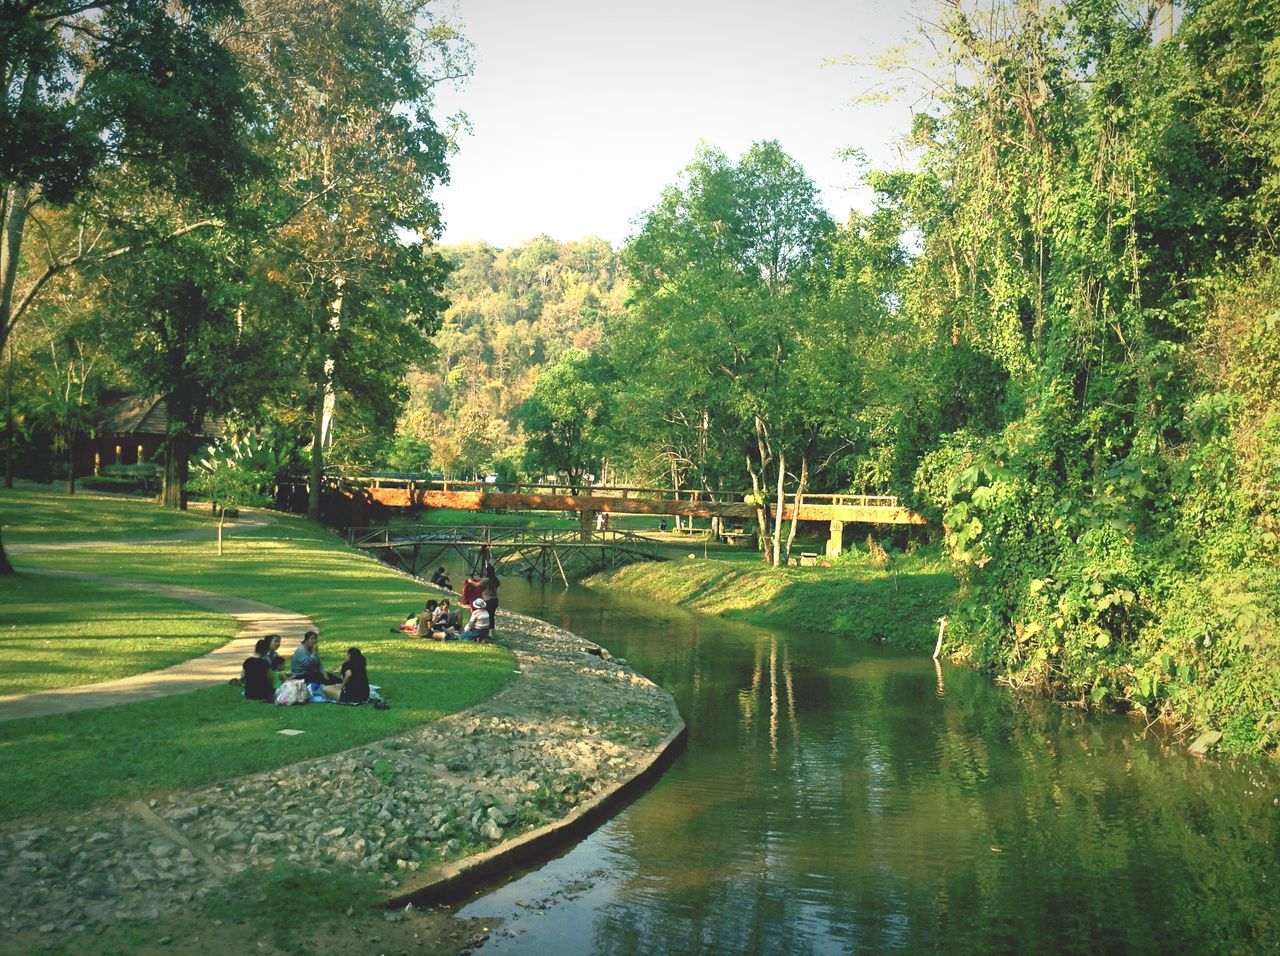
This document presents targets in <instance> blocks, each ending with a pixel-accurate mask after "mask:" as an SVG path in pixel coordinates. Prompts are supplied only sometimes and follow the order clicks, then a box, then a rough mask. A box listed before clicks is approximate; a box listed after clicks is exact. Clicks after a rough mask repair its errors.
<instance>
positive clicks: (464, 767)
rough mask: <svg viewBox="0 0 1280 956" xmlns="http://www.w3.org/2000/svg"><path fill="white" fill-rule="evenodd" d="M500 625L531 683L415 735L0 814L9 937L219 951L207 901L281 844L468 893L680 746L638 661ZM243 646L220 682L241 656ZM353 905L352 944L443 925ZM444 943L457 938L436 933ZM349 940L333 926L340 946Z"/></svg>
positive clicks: (534, 627) (674, 723)
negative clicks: (117, 798)
mask: <svg viewBox="0 0 1280 956" xmlns="http://www.w3.org/2000/svg"><path fill="white" fill-rule="evenodd" d="M206 593H207V592H206ZM206 606H207V605H206ZM263 607H265V606H263ZM271 610H272V611H278V610H279V609H271ZM230 613H236V612H234V611H232V612H230ZM285 613H288V612H285ZM272 626H273V628H274V629H276V630H280V628H281V627H286V626H287V625H285V624H284V623H283V622H280V621H272ZM294 626H302V625H301V624H299V623H298V622H294ZM304 629H305V628H304ZM247 640H248V636H247V635H244V634H242V635H240V636H239V637H237V639H236V641H234V642H233V644H238V643H239V642H240V641H247ZM501 640H502V642H503V643H504V644H506V645H508V646H509V647H510V648H511V650H512V651H513V652H514V654H515V656H516V660H517V662H518V669H519V673H520V675H521V677H520V679H519V680H517V681H515V682H514V683H512V684H511V685H509V686H508V687H507V688H506V689H504V690H503V691H501V692H500V693H499V694H497V695H496V696H494V697H493V698H491V699H490V700H488V701H486V702H485V703H483V704H481V705H479V706H477V707H474V708H472V709H470V710H467V711H463V712H461V713H458V714H453V715H450V716H448V717H445V718H443V719H441V720H439V721H436V722H434V723H432V724H428V725H425V726H423V727H420V728H417V729H415V730H413V731H410V732H408V733H406V734H402V735H399V736H397V737H392V738H389V739H387V740H384V741H381V742H379V743H377V744H373V745H367V746H362V747H359V748H357V749H355V750H350V751H346V752H344V753H339V754H333V755H329V756H327V757H322V758H318V759H315V760H310V761H306V762H303V763H299V764H295V765H292V766H288V767H283V768H280V769H277V770H274V771H268V772H264V773H260V774H254V775H252V776H249V777H243V778H239V779H235V780H231V781H228V782H225V783H222V784H218V785H215V786H211V787H208V788H205V789H201V790H196V791H190V792H183V793H176V794H172V795H169V796H165V797H161V798H159V799H156V800H152V801H150V802H149V803H147V804H143V803H135V804H133V805H131V806H129V807H128V808H126V809H127V812H122V811H121V808H120V807H111V808H106V809H102V810H98V811H94V812H91V813H88V814H82V815H78V816H75V817H67V818H59V819H56V820H42V821H39V822H19V823H16V824H9V825H5V826H3V827H0V875H2V878H3V881H4V886H5V887H6V892H5V893H4V894H0V927H3V928H4V929H5V930H6V934H5V937H4V943H3V944H0V949H3V950H5V951H13V952H19V951H27V950H28V949H32V948H37V947H40V946H73V945H74V940H75V939H77V938H79V934H86V933H90V934H94V933H99V932H102V931H104V930H107V929H108V928H109V927H110V926H111V925H112V924H114V923H117V922H120V921H124V920H137V919H142V920H146V921H159V925H160V926H164V927H172V928H173V931H172V933H171V934H169V933H167V934H166V935H165V936H164V937H163V938H161V939H160V941H159V942H160V943H161V944H167V943H168V942H170V941H173V942H177V941H178V940H179V938H181V939H182V940H183V941H185V942H186V943H187V944H188V945H190V944H191V943H193V942H195V939H194V934H203V936H202V938H203V939H204V940H205V941H206V942H205V944H204V945H207V946H210V947H213V949H210V950H209V951H216V948H217V947H219V946H226V945H228V944H229V943H231V942H233V940H234V937H232V938H225V934H226V933H228V932H230V930H227V929H223V930H222V931H221V932H222V933H223V934H224V938H223V939H222V940H220V941H216V940H215V939H214V938H213V937H216V936H217V934H218V932H219V931H218V930H217V929H215V928H214V927H212V926H208V925H205V924H203V922H202V921H201V920H200V919H199V918H198V917H197V918H195V919H193V918H192V917H193V909H192V908H193V905H194V904H197V901H198V900H200V899H201V898H203V897H205V896H207V895H208V894H210V893H211V892H215V891H216V890H217V889H218V888H219V887H220V886H221V885H222V884H224V883H225V881H226V880H227V879H228V878H229V877H231V876H234V875H235V874H237V873H239V872H241V871H243V870H245V869H246V868H248V867H251V866H260V867H263V868H264V870H265V868H266V867H268V866H269V865H270V864H271V863H273V862H274V861H275V860H277V859H287V860H289V861H291V862H294V863H299V864H303V865H306V866H309V867H314V868H317V869H329V870H333V869H338V868H341V869H348V870H357V871H368V872H373V873H377V874H381V880H382V885H383V887H384V892H385V894H386V898H387V899H388V901H390V902H391V903H393V904H395V905H403V904H405V903H406V902H410V901H412V902H416V903H419V904H423V903H429V902H434V901H438V900H446V899H449V898H453V897H457V896H458V895H460V894H462V893H464V892H465V891H466V890H467V889H468V888H470V887H471V886H472V885H474V884H475V882H477V881H479V880H482V879H489V878H492V877H494V876H495V875H499V874H501V873H504V872H510V871H511V870H512V869H513V868H514V867H516V866H518V865H521V864H523V863H525V862H527V861H529V860H530V859H532V858H534V857H536V856H538V855H540V854H542V853H545V852H546V851H547V849H549V848H550V847H551V846H552V845H554V844H556V843H558V842H562V841H563V840H565V839H567V838H569V837H572V836H576V835H578V834H579V833H580V832H582V831H585V830H586V829H589V828H590V827H592V826H594V825H596V823H598V822H599V821H600V820H601V819H603V817H604V816H606V815H607V814H608V813H610V812H611V811H612V810H613V809H614V808H615V807H616V806H617V805H618V804H620V803H621V802H622V801H624V800H625V799H627V798H628V797H629V796H630V795H631V794H632V793H634V792H635V791H636V790H638V789H639V788H640V787H643V786H644V785H646V784H647V782H648V780H649V779H650V778H651V777H652V776H653V775H654V774H656V773H658V772H660V770H661V768H662V766H663V765H664V761H665V759H667V758H669V757H670V756H671V755H673V754H674V753H676V752H677V751H678V748H679V745H680V744H681V743H682V742H683V739H684V735H685V726H684V722H683V720H682V719H681V717H680V714H679V712H678V710H677V709H676V706H675V702H674V700H673V698H672V697H671V695H670V694H668V693H667V692H666V691H664V690H662V689H661V688H659V687H657V686H656V685H654V684H653V683H652V682H650V681H649V680H647V679H645V678H644V677H642V676H640V675H638V674H636V673H635V672H634V671H632V670H631V669H630V668H629V667H628V666H627V664H626V662H625V661H622V660H612V659H610V656H609V654H608V652H607V651H604V650H603V649H602V648H600V647H599V646H598V645H595V644H593V643H592V642H590V641H587V640H584V639H583V638H580V637H577V636H576V635H573V634H570V633H568V632H567V631H563V630H560V629H559V628H555V627H552V626H551V625H549V624H546V623H544V622H542V621H539V620H536V619H534V618H530V617H525V616H523V615H519V614H515V613H512V612H510V611H507V610H505V609H504V611H503V629H502V633H501ZM228 647H230V645H228ZM226 649H227V648H224V649H223V650H226ZM215 653H218V652H215ZM242 653H243V652H242V650H240V649H237V650H236V651H235V652H234V655H240V654H242ZM234 655H233V659H234V667H233V669H232V670H231V671H223V672H222V673H219V674H218V675H217V677H216V679H215V682H219V681H225V680H226V679H227V674H228V673H234V671H235V670H238V668H239V657H235V656H234ZM210 656H212V655H210ZM161 673H163V672H161ZM143 676H149V675H143ZM113 683H115V682H113ZM96 686H97V687H98V688H99V689H101V688H102V687H103V686H104V685H96ZM88 689H89V690H92V689H93V688H92V687H91V688H88ZM187 689H190V685H188V688H187ZM227 692H228V693H235V691H234V690H233V689H232V688H228V690H227ZM29 696H31V697H37V696H42V695H29ZM246 706H249V705H246ZM253 706H260V705H253ZM409 910H410V911H411V910H412V906H409ZM277 915H280V916H282V915H283V914H277ZM348 915H349V917H351V923H352V928H351V929H350V931H349V932H350V933H351V934H353V935H354V942H353V944H352V945H353V946H354V947H355V949H353V951H360V948H359V947H360V945H361V941H367V940H368V939H369V937H368V927H362V926H360V925H359V924H360V921H361V920H366V921H367V920H368V919H370V918H375V919H377V920H378V922H377V924H376V929H377V930H378V932H379V933H380V934H387V935H389V936H391V937H393V938H394V937H396V934H397V933H399V934H400V940H401V943H403V944H404V945H406V946H412V945H416V941H418V940H419V939H420V937H419V935H418V933H417V930H418V929H422V930H423V933H424V934H428V930H427V928H426V924H425V923H417V922H414V921H412V920H409V919H408V917H407V915H406V912H405V911H393V912H390V913H388V914H386V915H385V920H383V919H382V918H378V917H370V916H369V915H368V914H363V913H356V912H354V911H351V912H349V914H348ZM271 922H273V923H275V922H278V920H271ZM384 924H385V925H384ZM240 929H242V930H243V927H241V928H240ZM411 931H412V933H413V940H414V941H415V943H410V942H409V941H408V939H407V936H408V934H409V933H410V932H411ZM373 938H374V939H379V938H381V936H378V937H373ZM445 940H448V941H452V942H454V943H456V942H457V940H458V937H457V936H456V934H455V935H454V936H448V935H447V934H446V936H445V937H443V938H439V932H438V931H437V938H436V940H435V941H436V942H437V943H443V942H444V941H445ZM241 942H243V941H241ZM364 945H365V947H366V948H365V950H364V951H367V942H366V943H365V944H364ZM396 945H399V944H396ZM13 947H17V948H16V949H14V948H13ZM340 949H341V947H340V946H338V945H337V943H336V940H335V945H334V946H333V947H332V949H331V951H335V952H337V951H340Z"/></svg>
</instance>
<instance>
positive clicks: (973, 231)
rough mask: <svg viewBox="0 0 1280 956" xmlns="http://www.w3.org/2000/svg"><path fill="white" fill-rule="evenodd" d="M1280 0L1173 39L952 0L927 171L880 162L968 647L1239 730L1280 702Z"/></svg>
mask: <svg viewBox="0 0 1280 956" xmlns="http://www.w3.org/2000/svg"><path fill="white" fill-rule="evenodd" d="M1277 12H1280V11H1277V8H1276V5H1275V4H1274V3H1269V2H1248V0H1207V2H1202V3H1196V4H1192V5H1189V7H1188V9H1187V12H1186V17H1185V19H1184V20H1183V22H1182V24H1181V25H1180V26H1179V28H1178V32H1177V38H1176V39H1177V42H1158V38H1157V37H1156V36H1154V35H1153V22H1152V21H1151V20H1149V19H1148V20H1143V19H1135V18H1133V17H1132V16H1130V15H1129V10H1128V7H1127V6H1126V5H1125V4H1124V3H1120V2H1112V0H1081V2H1072V3H1067V4H1062V5H1052V6H1039V5H1025V4H1013V3H1008V4H1004V3H992V4H983V5H973V4H955V5H952V6H951V7H950V9H949V12H948V18H947V20H946V22H945V23H944V24H943V31H944V32H943V36H942V38H941V40H942V47H940V48H945V49H947V50H948V55H949V56H950V57H951V63H952V64H953V66H954V67H955V68H956V72H955V73H954V74H953V76H954V78H953V79H950V80H948V81H947V82H945V83H943V84H942V85H941V86H940V88H939V98H938V102H937V108H936V109H935V110H934V111H933V112H932V113H931V114H929V115H926V116H922V117H920V118H919V120H918V122H917V124H916V129H915V133H914V138H915V143H916V145H917V146H918V147H919V148H920V149H921V151H922V157H923V159H922V163H921V167H920V171H919V172H917V173H914V174H891V175H881V176H879V177H877V178H876V179H875V185H876V186H877V188H878V189H879V190H880V192H881V195H882V197H883V198H882V201H883V202H884V203H886V204H888V205H889V206H890V207H891V208H894V209H896V210H899V211H900V213H901V214H902V215H903V217H904V220H905V221H906V222H907V223H908V224H909V225H910V226H912V227H913V228H914V229H916V230H918V235H919V237H920V243H919V252H918V254H917V255H916V256H915V258H914V259H913V261H912V262H911V263H910V266H909V268H908V270H907V271H906V273H905V275H904V276H903V280H902V283H901V286H900V288H901V290H902V293H901V294H902V303H903V306H904V308H903V317H904V318H905V319H907V321H908V322H909V325H910V328H911V334H910V336H909V339H908V340H906V341H904V342H901V343H899V346H898V348H899V350H900V351H899V357H898V359H897V364H898V365H899V367H914V368H915V369H922V370H923V371H922V372H915V373H912V374H914V375H915V376H916V377H917V378H918V380H919V384H920V386H921V388H920V390H918V391H916V392H915V393H914V394H911V395H902V394H898V395H895V394H893V393H891V392H890V393H886V398H887V399H888V404H889V405H890V407H892V406H894V405H896V406H897V408H898V411H897V412H895V413H894V417H895V419H896V420H898V421H899V422H902V423H904V424H905V423H907V422H908V421H910V422H912V423H913V424H912V427H911V428H910V430H908V429H905V428H899V429H898V430H897V431H896V433H895V434H894V436H893V437H894V440H895V443H896V445H897V450H896V452H895V454H894V455H893V459H892V460H893V463H894V469H895V471H896V473H897V474H896V478H895V481H896V483H897V484H898V485H899V486H900V487H901V486H905V485H910V486H911V488H912V492H913V495H914V499H915V503H916V505H917V507H919V508H921V509H922V510H923V511H924V512H925V513H926V514H929V515H936V514H941V515H942V521H943V525H944V527H945V528H946V530H947V532H948V538H947V543H948V550H949V553H950V554H951V556H952V558H953V560H954V561H955V562H956V567H957V569H958V571H959V573H960V574H961V576H962V580H963V589H962V599H961V601H960V604H959V606H958V609H957V613H955V614H954V615H953V616H952V622H953V623H952V627H951V628H950V629H949V631H948V635H949V637H948V641H949V647H950V649H951V650H952V652H953V653H955V654H957V655H959V656H961V657H965V658H968V659H970V660H972V661H974V662H975V663H977V664H980V665H982V666H985V667H989V668H991V669H992V670H993V671H995V672H996V673H997V674H998V675H999V676H1000V677H1001V679H1003V680H1006V681H1008V682H1010V683H1012V684H1015V685H1017V686H1024V687H1036V688H1042V689H1044V690H1047V691H1048V692H1050V693H1053V694H1055V695H1057V696H1060V697H1063V698H1067V699H1073V700H1076V701H1080V702H1082V703H1084V704H1086V705H1103V706H1108V707H1116V708H1118V709H1122V710H1124V709H1135V710H1139V711H1141V712H1144V713H1146V714H1148V715H1149V716H1152V717H1155V716H1160V715H1164V716H1169V717H1173V718H1175V719H1177V720H1179V721H1185V722H1187V724H1188V725H1194V726H1201V727H1203V726H1216V727H1219V728H1220V729H1222V730H1223V731H1224V732H1225V733H1226V734H1227V745H1228V746H1229V747H1232V748H1234V749H1250V748H1273V747H1275V745H1276V742H1277V735H1276V725H1277V721H1276V720H1275V716H1274V715H1275V714H1276V713H1277V711H1278V710H1280V684H1278V683H1277V681H1276V680H1275V678H1274V676H1267V675H1268V674H1270V675H1274V674H1275V673H1280V642H1277V633H1278V631H1277V619H1278V617H1277V609H1278V608H1280V604H1277V601H1276V596H1277V590H1276V584H1275V582H1276V579H1277V554H1278V552H1277V549H1276V547H1275V532H1274V523H1275V506H1274V500H1275V496H1274V488H1275V487H1276V482H1275V471H1274V463H1275V461H1276V455H1275V451H1276V444H1275V432H1276V429H1275V428H1274V427H1273V425H1274V422H1273V419H1274V417H1275V414H1276V412H1275V409H1276V406H1275V397H1274V396H1275V394H1276V385H1277V382H1276V380H1275V377H1274V368H1275V364H1274V363H1275V359H1276V357H1277V355H1276V349H1275V341H1276V337H1275V335H1274V332H1273V331H1272V330H1271V326H1272V325H1274V322H1273V321H1270V320H1269V318H1268V316H1269V315H1270V314H1271V313H1272V312H1274V309H1275V305H1274V303H1275V302H1276V299H1275V280H1274V276H1275V274H1276V272H1275V266H1274V265H1273V258H1272V257H1273V256H1274V251H1275V250H1274V246H1273V241H1272V239H1271V236H1273V235H1274V231H1273V223H1272V217H1273V216H1274V205H1273V204H1269V203H1267V202H1266V201H1265V200H1264V199H1263V197H1264V196H1267V195H1270V190H1272V189H1273V188H1274V184H1275V169H1274V166H1273V164H1272V162H1271V160H1270V159H1269V158H1268V156H1269V155H1273V154H1269V153H1268V150H1269V149H1270V146H1268V145H1266V144H1271V143H1274V142H1275V141H1276V140H1275V135H1276V133H1275V126H1276V124H1275V121H1274V119H1273V118H1272V117H1273V116H1274V114H1273V113H1272V112H1271V111H1269V110H1268V109H1267V108H1266V104H1270V103H1274V101H1275V89H1276V82H1277V80H1278V79H1280V77H1278V76H1277V75H1276V73H1275V71H1274V70H1273V69H1270V68H1269V66H1268V64H1270V63H1272V62H1273V57H1272V56H1271V51H1272V50H1274V48H1275V44H1276V42H1277V40H1276V33H1275V31H1276V25H1277V23H1280V20H1278V19H1277V16H1276V14H1277ZM1246 250H1253V251H1252V253H1251V254H1250V259H1249V260H1245V259H1244V258H1243V257H1244V255H1245V254H1246ZM1268 714H1270V715H1272V716H1271V717H1268V716H1267V715H1268Z"/></svg>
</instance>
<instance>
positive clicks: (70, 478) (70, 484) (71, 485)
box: [67, 435, 76, 495]
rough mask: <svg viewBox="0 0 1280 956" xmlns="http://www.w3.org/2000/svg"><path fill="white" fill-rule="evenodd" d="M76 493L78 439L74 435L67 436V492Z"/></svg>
mask: <svg viewBox="0 0 1280 956" xmlns="http://www.w3.org/2000/svg"><path fill="white" fill-rule="evenodd" d="M75 493H76V439H75V436H74V435H68V436H67V494H69V495H74V494H75Z"/></svg>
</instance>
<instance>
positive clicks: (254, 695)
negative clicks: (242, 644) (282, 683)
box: [240, 637, 276, 702]
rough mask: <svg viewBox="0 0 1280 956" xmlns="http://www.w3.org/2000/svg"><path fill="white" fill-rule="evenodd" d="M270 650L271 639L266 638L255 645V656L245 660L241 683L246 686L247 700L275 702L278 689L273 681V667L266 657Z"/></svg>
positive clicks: (245, 694) (241, 672)
mask: <svg viewBox="0 0 1280 956" xmlns="http://www.w3.org/2000/svg"><path fill="white" fill-rule="evenodd" d="M270 648H271V640H270V638H266V637H264V638H263V639H262V640H260V641H258V643H257V644H255V645H253V656H252V657H246V658H245V659H244V665H243V666H242V667H241V670H240V683H241V684H242V685H243V686H244V697H245V700H265V701H268V702H270V701H273V700H275V697H276V688H275V683H274V682H273V681H272V680H271V665H270V663H268V661H267V658H266V656H265V655H266V654H267V652H268V651H269V650H270Z"/></svg>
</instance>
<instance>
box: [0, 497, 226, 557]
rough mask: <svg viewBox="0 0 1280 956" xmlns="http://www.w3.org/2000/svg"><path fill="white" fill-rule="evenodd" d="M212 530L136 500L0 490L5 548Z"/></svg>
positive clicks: (184, 514) (200, 519) (206, 521)
mask: <svg viewBox="0 0 1280 956" xmlns="http://www.w3.org/2000/svg"><path fill="white" fill-rule="evenodd" d="M71 516H74V519H71ZM69 519H71V520H69ZM212 524H213V519H212V518H210V517H209V515H208V514H205V513H199V512H194V511H171V510H166V509H164V508H161V507H160V506H159V505H157V504H155V503H154V502H153V501H146V500H139V499H136V498H133V499H130V498H108V497H99V496H95V495H93V494H88V493H81V492H77V493H76V494H74V495H67V494H63V493H61V492H57V491H50V490H48V489H46V488H41V487H26V488H0V534H3V535H4V544H5V547H8V546H9V545H14V544H59V543H63V542H69V541H90V540H92V541H114V540H122V539H129V538H132V539H138V538H141V537H145V536H148V535H155V534H170V533H172V532H175V531H194V530H197V529H200V528H207V527H209V526H210V525H212Z"/></svg>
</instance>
